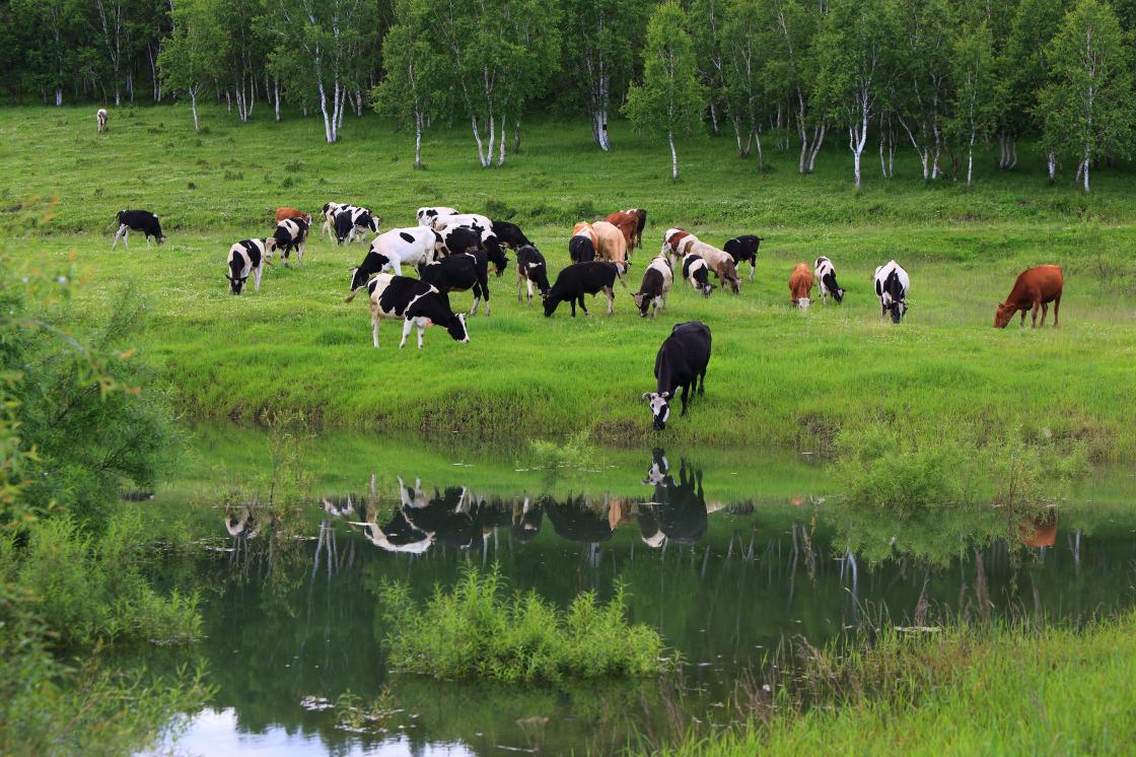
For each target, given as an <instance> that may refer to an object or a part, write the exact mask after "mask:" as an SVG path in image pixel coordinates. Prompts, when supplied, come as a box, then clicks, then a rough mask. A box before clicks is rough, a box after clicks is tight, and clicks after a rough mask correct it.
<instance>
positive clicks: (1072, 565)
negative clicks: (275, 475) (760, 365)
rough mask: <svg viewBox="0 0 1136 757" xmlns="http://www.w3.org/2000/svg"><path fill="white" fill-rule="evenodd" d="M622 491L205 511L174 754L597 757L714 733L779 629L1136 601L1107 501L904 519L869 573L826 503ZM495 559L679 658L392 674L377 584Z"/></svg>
mask: <svg viewBox="0 0 1136 757" xmlns="http://www.w3.org/2000/svg"><path fill="white" fill-rule="evenodd" d="M405 468H406V469H407V470H408V472H409V471H410V469H412V468H413V464H407V465H406V466H405ZM636 478H637V479H640V480H642V484H641V491H640V493H639V495H638V496H620V497H616V496H613V495H611V494H608V493H605V492H604V491H603V490H602V486H600V487H596V488H595V489H594V490H590V491H587V492H586V493H582V494H572V495H559V496H545V495H540V494H534V493H529V494H527V495H525V494H517V495H516V496H500V495H493V496H486V495H482V494H479V493H478V492H476V491H474V490H472V489H470V488H468V487H463V486H462V484H461V481H462V473H461V470H460V469H455V470H454V472H453V473H452V475H451V476H450V480H437V481H423V482H421V483H420V485H417V484H416V482H414V481H406V482H405V484H406V485H405V486H403V487H401V488H400V487H398V486H397V485H395V484H394V483H390V484H385V485H384V484H372V483H370V482H368V481H366V480H360V481H359V482H358V485H357V486H356V487H352V489H353V492H352V493H348V491H323V492H319V493H316V494H314V495H313V496H312V497H311V499H310V505H309V510H308V513H307V514H306V518H305V520H304V523H303V525H302V526H301V527H300V528H298V529H297V528H292V529H290V530H287V532H286V531H285V529H283V528H282V527H281V524H279V523H276V522H273V521H272V520H271V519H268V518H267V517H266V516H265V515H263V514H262V512H261V511H260V510H258V509H257V508H256V507H251V508H245V507H243V506H230V507H228V508H225V509H222V508H216V509H213V510H211V511H210V513H209V521H208V522H209V523H211V524H213V525H211V526H210V528H211V529H212V533H211V534H208V535H206V536H207V538H206V539H205V541H204V543H203V549H202V551H201V555H200V557H198V558H197V559H196V560H195V561H194V562H193V564H192V566H189V567H186V566H182V567H181V568H180V570H181V571H183V572H185V571H189V572H191V573H192V574H193V576H194V580H195V581H196V583H197V585H198V586H199V587H200V588H201V590H202V591H203V595H204V598H205V602H204V615H205V633H206V635H207V638H206V639H205V641H204V642H202V643H201V644H199V645H197V646H196V647H194V648H193V649H192V650H189V651H186V650H158V649H155V650H150V651H148V652H146V653H145V654H146V656H147V657H148V662H149V663H150V664H153V665H159V666H160V665H172V664H175V663H184V662H186V661H190V662H194V661H196V662H203V663H204V665H205V667H206V669H207V671H208V676H209V680H210V681H211V682H212V683H213V684H215V685H216V686H217V694H216V696H215V698H214V699H213V701H212V702H211V703H210V705H209V706H208V707H207V708H206V710H205V711H203V712H201V713H196V714H192V716H191V720H190V725H189V728H188V731H187V732H186V733H185V735H184V736H183V737H182V738H181V740H180V741H179V742H178V743H177V746H176V751H178V752H182V753H194V754H231V753H238V752H259V753H274V754H275V753H279V754H305V753H326V752H334V753H370V752H376V753H384V754H386V753H390V754H402V753H414V754H425V753H437V752H442V753H455V754H466V753H469V754H483V753H491V752H500V751H502V750H503V749H504V750H511V749H517V750H532V749H543V750H544V751H548V752H552V753H563V752H567V751H575V752H577V753H580V752H600V753H603V752H609V751H611V750H613V749H617V748H619V747H621V746H624V745H626V744H627V743H628V741H629V739H634V738H636V736H635V734H648V735H651V736H654V735H658V734H663V733H666V732H667V731H668V728H671V727H673V726H674V724H675V722H676V716H675V714H674V713H675V712H678V713H679V716H678V717H679V718H680V719H685V718H698V719H700V720H707V719H709V720H716V721H725V720H729V719H730V718H731V717H732V715H731V713H732V712H733V710H732V709H731V707H729V706H727V705H728V703H729V701H730V699H731V697H732V695H733V694H734V692H735V688H736V685H737V682H738V680H739V677H740V676H742V675H743V673H744V672H746V671H756V672H757V675H758V677H760V674H761V673H760V671H761V668H762V665H763V661H764V659H765V656H766V655H767V654H769V653H770V652H771V651H772V650H774V649H775V648H776V647H777V645H778V644H779V643H780V642H781V641H782V640H783V639H784V638H786V637H790V636H797V635H801V636H804V637H806V638H807V639H808V640H809V641H810V642H811V643H813V644H821V643H824V642H826V641H829V640H831V639H834V638H836V637H838V636H839V635H841V634H843V633H847V632H848V631H850V630H852V629H854V628H856V627H857V626H858V625H859V624H861V623H863V622H872V623H880V622H887V623H891V624H894V625H919V626H923V625H933V624H935V623H937V622H939V621H940V620H942V619H943V618H946V617H953V618H960V617H962V618H971V619H976V620H984V619H997V618H1009V619H1028V620H1033V621H1038V622H1045V623H1079V622H1083V621H1085V620H1087V619H1089V618H1092V617H1094V616H1097V615H1104V614H1108V613H1111V612H1115V611H1116V610H1118V609H1122V608H1126V607H1129V606H1131V605H1132V604H1133V603H1134V602H1133V600H1134V599H1136V594H1134V591H1133V587H1134V586H1136V534H1134V531H1133V528H1134V526H1136V518H1133V519H1131V520H1128V521H1125V520H1122V519H1118V518H1116V517H1113V516H1110V515H1108V513H1111V512H1123V510H1122V509H1121V508H1108V507H1101V508H1094V507H1092V506H1089V505H1086V506H1084V507H1083V508H1078V507H1073V506H1070V507H1068V508H1058V509H1055V510H1051V511H1049V512H1048V513H1045V514H1042V515H1040V516H1037V517H1034V518H1032V519H1029V521H1028V522H1021V523H1018V522H1014V523H1006V522H1005V520H1004V519H1002V520H1001V521H999V520H998V519H997V518H995V519H994V520H993V521H991V519H990V518H989V517H988V514H986V513H982V514H978V515H976V516H975V520H974V529H973V530H974V533H973V538H962V539H958V538H957V533H958V524H957V522H954V523H952V531H951V535H950V536H947V535H939V536H941V538H939V541H940V542H941V541H942V539H949V540H952V541H951V543H950V544H949V545H947V547H946V548H945V549H943V548H942V544H941V543H940V544H937V545H936V539H937V535H936V533H935V532H934V529H933V526H932V527H930V532H928V526H927V525H926V523H922V522H921V523H920V524H919V525H918V526H917V527H918V528H919V529H922V531H921V532H920V533H918V534H915V533H913V532H912V529H913V528H914V527H913V526H912V524H910V523H895V524H894V529H891V530H894V532H895V533H896V534H899V535H900V536H898V537H895V538H896V543H895V544H893V545H891V547H890V548H891V550H892V556H891V557H890V558H888V559H884V560H881V561H878V562H876V563H875V564H869V562H868V560H867V559H866V558H865V557H864V556H863V555H862V554H860V549H859V545H858V544H857V543H856V538H857V536H856V534H857V533H860V532H864V531H866V530H867V531H870V530H872V529H865V528H863V527H859V528H858V527H857V526H856V525H855V524H851V525H850V522H849V519H850V517H851V516H850V515H849V513H847V512H845V511H842V510H840V509H839V508H837V507H835V506H834V505H830V504H829V503H828V502H827V501H826V500H825V499H824V498H823V497H821V496H810V495H807V494H802V495H798V496H793V497H787V498H786V497H773V498H770V497H765V496H763V493H762V492H760V491H754V492H752V495H751V496H747V497H734V498H733V499H732V500H723V499H722V498H720V497H717V496H715V495H714V490H715V482H714V481H713V480H712V479H711V478H710V477H709V476H708V475H707V474H705V473H703V469H702V468H701V467H700V466H699V465H697V464H696V463H694V462H692V461H686V460H678V459H670V460H667V459H666V458H665V457H663V456H661V455H659V454H657V453H656V454H655V455H654V456H651V455H650V454H648V455H646V456H645V457H644V459H643V460H642V465H641V467H640V468H639V470H638V471H637V472H636ZM719 485H721V486H725V482H719ZM372 486H374V487H375V488H374V489H373V490H372V489H371V487H372ZM730 488H731V491H734V490H736V485H733V484H731V487H730ZM1086 512H1087V513H1092V515H1085V514H1084V513H1086ZM1078 513H1079V514H1078ZM991 523H993V524H994V525H993V526H992V525H991ZM870 525H871V526H872V527H873V528H874V529H876V530H878V529H879V528H880V527H881V524H880V523H878V522H875V523H872V524H870ZM889 525H892V524H883V527H884V528H885V532H890V531H888V529H887V526H889ZM923 544H931V545H936V546H937V547H938V548H931V547H923V546H921V545H923ZM493 563H497V564H498V565H499V566H500V570H501V572H502V574H503V575H504V576H506V577H507V578H508V580H509V582H510V584H511V585H512V586H514V587H516V588H519V589H529V588H532V589H534V590H536V591H537V592H538V593H539V594H540V595H541V596H543V597H545V598H547V599H549V600H551V601H553V602H556V603H557V604H559V605H560V606H565V605H567V603H568V602H569V601H570V600H571V599H572V598H573V597H574V596H575V595H576V594H577V593H578V592H580V591H581V590H585V589H593V590H596V591H597V592H598V594H599V595H600V596H601V597H602V598H606V597H608V596H610V595H611V593H612V590H613V586H614V585H615V583H616V582H617V581H619V582H622V583H623V584H624V585H625V586H626V587H627V590H628V592H629V595H630V599H629V607H630V615H631V619H632V620H634V621H637V622H646V623H649V624H651V625H653V626H655V627H656V628H658V629H659V630H660V632H661V633H662V634H663V636H664V638H665V640H666V642H667V644H668V645H670V646H671V647H673V648H674V649H677V650H678V651H679V652H680V653H681V655H682V658H683V660H684V661H685V662H684V665H683V666H682V670H681V675H680V676H677V677H672V678H670V679H668V681H666V682H662V681H659V680H655V679H650V680H642V681H634V682H630V683H626V682H601V683H587V684H583V685H579V686H566V687H554V688H549V687H531V686H505V685H496V684H479V683H468V682H451V681H436V680H432V679H426V678H421V677H416V676H409V675H400V674H394V673H391V672H390V671H389V670H388V669H387V666H386V654H385V651H384V647H383V639H384V638H385V636H386V634H387V630H388V629H387V628H386V627H385V626H384V621H383V619H382V617H381V613H380V612H379V600H378V598H377V595H378V591H377V589H378V586H379V585H380V583H381V582H382V581H383V580H384V579H390V578H399V579H403V580H405V581H407V582H409V584H410V585H411V587H412V591H413V593H414V594H415V595H416V596H419V597H426V596H428V595H429V593H430V592H431V591H432V590H433V588H434V586H435V585H442V586H448V585H451V584H452V583H453V582H454V581H455V580H456V578H457V577H458V576H459V575H460V574H461V572H462V571H463V570H465V569H467V568H468V567H469V566H477V567H487V566H489V565H491V564H493ZM676 678H677V679H681V682H680V683H678V684H676V683H675V680H676ZM345 692H350V693H351V694H352V695H354V696H356V697H358V698H359V701H360V703H366V704H369V703H370V702H372V701H375V700H376V699H377V698H378V699H381V701H382V702H383V709H384V710H385V711H387V712H388V713H390V714H389V715H388V717H386V718H385V719H384V720H382V721H381V722H380V723H371V724H369V725H367V726H366V727H364V728H362V729H358V728H355V727H352V726H350V725H349V724H346V723H344V722H342V721H341V718H340V717H338V716H337V712H336V710H335V709H334V708H332V707H330V704H332V703H334V702H336V700H337V698H339V697H340V696H341V695H343V694H344V693H345ZM676 702H678V704H676Z"/></svg>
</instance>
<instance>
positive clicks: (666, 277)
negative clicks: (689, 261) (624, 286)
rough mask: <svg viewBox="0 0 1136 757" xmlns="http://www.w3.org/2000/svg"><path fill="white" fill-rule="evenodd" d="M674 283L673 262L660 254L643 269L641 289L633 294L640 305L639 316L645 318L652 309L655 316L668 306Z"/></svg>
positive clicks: (636, 302) (652, 314) (652, 315)
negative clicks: (668, 298) (668, 295)
mask: <svg viewBox="0 0 1136 757" xmlns="http://www.w3.org/2000/svg"><path fill="white" fill-rule="evenodd" d="M673 285H674V272H673V271H672V270H671V262H670V261H669V260H667V256H666V255H662V254H660V255H658V256H656V257H655V259H654V260H652V261H651V264H650V265H648V266H647V269H646V270H645V271H643V282H642V283H641V284H640V285H639V291H638V292H637V293H636V294H635V295H633V296H634V298H635V304H636V305H637V306H638V307H639V317H640V318H645V317H646V316H647V311H648V310H650V311H651V317H652V318H654V317H655V315H656V313H657V312H658V311H659V310H661V309H662V308H664V307H666V304H667V294H669V293H670V291H671V287H672V286H673Z"/></svg>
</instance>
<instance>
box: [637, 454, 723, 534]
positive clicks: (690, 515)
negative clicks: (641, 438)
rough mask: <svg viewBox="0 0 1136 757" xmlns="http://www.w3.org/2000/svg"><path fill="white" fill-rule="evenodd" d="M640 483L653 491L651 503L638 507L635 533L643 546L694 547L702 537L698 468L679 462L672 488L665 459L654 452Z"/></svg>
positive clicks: (702, 494) (703, 500)
mask: <svg viewBox="0 0 1136 757" xmlns="http://www.w3.org/2000/svg"><path fill="white" fill-rule="evenodd" d="M643 483H645V484H650V485H653V486H654V487H655V495H654V498H653V501H652V502H650V503H644V504H642V505H640V506H639V516H638V521H639V530H640V533H641V534H642V536H643V542H644V543H645V544H647V546H649V547H654V548H659V547H662V546H663V545H664V544H666V543H667V542H668V541H673V542H677V543H679V544H694V543H695V542H698V541H700V540H701V539H702V537H704V536H705V535H706V523H707V516H706V494H705V492H704V491H703V488H702V469H701V468H694V467H693V466H688V465H687V463H686V460H685V459H683V460H681V461H680V464H679V474H678V483H677V484H676V483H675V481H674V478H673V477H672V476H671V473H670V464H669V463H668V462H667V458H666V456H665V455H664V454H663V451H662V450H659V449H656V450H655V452H654V460H653V462H652V464H651V467H650V469H648V471H647V478H646V479H645V480H644V482H643Z"/></svg>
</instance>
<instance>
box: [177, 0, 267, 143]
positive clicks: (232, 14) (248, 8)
mask: <svg viewBox="0 0 1136 757" xmlns="http://www.w3.org/2000/svg"><path fill="white" fill-rule="evenodd" d="M177 1H178V0H175V7H176V2H177ZM265 11H266V5H265V2H264V0H221V1H220V2H219V3H218V12H219V13H220V23H221V25H222V31H221V33H222V34H223V35H224V38H225V40H226V42H227V51H228V55H227V56H226V59H225V68H224V73H225V79H226V81H223V82H222V86H224V87H226V88H232V91H233V99H234V100H235V101H236V104H237V118H238V119H239V120H240V121H241V123H245V122H246V121H248V120H249V119H250V118H251V117H252V112H253V109H254V108H255V107H256V90H257V80H258V79H259V78H260V76H259V75H260V73H261V71H262V70H263V67H264V64H263V61H264V59H265V57H266V55H267V53H268V49H267V47H268V46H267V44H266V43H265V40H264V37H263V34H262V33H261V27H259V25H258V24H257V23H256V22H257V19H258V18H260V17H261V16H262V15H263V14H264V13H265Z"/></svg>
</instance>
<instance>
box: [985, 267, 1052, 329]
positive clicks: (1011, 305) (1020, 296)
mask: <svg viewBox="0 0 1136 757" xmlns="http://www.w3.org/2000/svg"><path fill="white" fill-rule="evenodd" d="M1064 288H1065V275H1064V274H1063V273H1062V271H1061V266H1057V265H1039V266H1037V267H1036V268H1030V269H1028V270H1026V271H1022V272H1021V274H1019V275H1018V279H1017V281H1015V282H1014V288H1013V289H1011V290H1010V296H1009V297H1007V298H1006V301H1005V302H1003V303H1002V304H1001V305H999V306H998V310H997V312H995V313H994V328H998V329H1004V328H1006V325H1007V324H1008V323H1009V322H1010V321H1011V320H1013V318H1014V313H1017V312H1018V311H1019V310H1020V311H1021V313H1022V320H1021V324H1020V325H1021V326H1025V324H1026V311H1027V310H1032V311H1033V312H1032V324H1033V327H1034V328H1037V311H1038V309H1040V310H1041V325H1042V326H1044V325H1045V316H1046V315H1048V314H1049V303H1051V302H1052V303H1053V327H1054V328H1057V318H1058V314H1059V313H1060V312H1061V291H1062V290H1063V289H1064Z"/></svg>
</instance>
